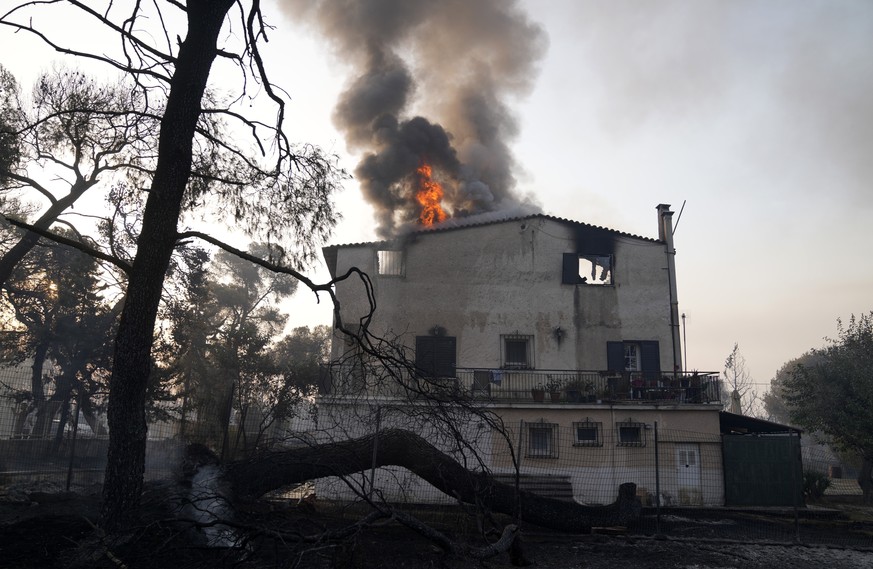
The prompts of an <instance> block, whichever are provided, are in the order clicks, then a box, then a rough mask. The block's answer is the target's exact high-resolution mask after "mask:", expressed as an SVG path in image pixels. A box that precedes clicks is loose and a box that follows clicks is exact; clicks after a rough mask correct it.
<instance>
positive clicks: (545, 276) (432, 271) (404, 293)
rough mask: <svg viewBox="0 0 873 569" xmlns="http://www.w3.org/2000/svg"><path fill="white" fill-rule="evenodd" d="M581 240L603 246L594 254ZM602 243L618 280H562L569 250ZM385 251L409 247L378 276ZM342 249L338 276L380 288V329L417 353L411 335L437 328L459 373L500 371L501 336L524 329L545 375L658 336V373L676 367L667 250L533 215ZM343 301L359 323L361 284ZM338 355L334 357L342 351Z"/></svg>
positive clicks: (592, 364) (593, 363)
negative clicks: (398, 266) (453, 343)
mask: <svg viewBox="0 0 873 569" xmlns="http://www.w3.org/2000/svg"><path fill="white" fill-rule="evenodd" d="M585 227H588V226H585ZM586 237H591V239H592V240H596V241H598V243H597V244H596V245H591V246H590V247H591V251H587V250H586V244H585V243H586ZM603 242H608V245H607V246H608V247H611V248H612V253H613V255H614V264H613V283H614V284H613V285H609V286H594V285H586V284H561V276H562V254H563V253H579V254H584V253H586V252H594V253H596V252H600V251H599V249H600V248H603V247H604V245H603ZM380 248H384V249H388V248H396V249H400V250H402V251H403V256H404V265H405V270H404V274H403V275H402V276H380V275H378V271H377V266H376V259H377V250H378V249H380ZM336 252H337V266H336V272H337V273H343V272H345V270H346V269H348V268H349V267H351V266H356V267H358V268H360V269H361V270H363V271H365V272H367V273H368V274H369V275H370V277H371V279H372V281H373V287H374V292H375V298H376V302H377V307H378V310H377V311H376V314H375V315H374V318H373V323H372V325H371V330H372V331H373V332H374V333H376V334H379V335H386V336H398V337H399V338H400V339H401V340H402V341H403V343H404V344H405V345H407V346H410V347H413V346H414V345H415V336H417V335H429V334H430V330H431V329H432V328H433V327H434V326H440V327H442V328H443V329H445V333H446V335H449V336H455V337H456V338H457V345H458V354H457V357H458V359H457V363H458V366H459V367H476V368H497V367H500V366H501V363H502V362H501V360H500V347H501V346H500V342H501V340H500V336H501V335H503V334H515V333H518V334H524V335H532V336H533V337H534V361H535V367H536V368H538V369H597V370H600V369H606V367H607V364H606V342H607V341H621V340H657V341H658V342H659V347H660V352H661V369H662V370H671V369H672V344H671V330H670V320H669V319H670V312H669V311H670V306H669V283H668V279H667V271H666V270H665V268H666V266H667V265H666V257H665V251H664V245H663V243H660V242H655V241H651V240H646V239H641V238H633V237H630V236H624V235H621V234H618V233H616V232H612V231H607V230H600V229H596V228H594V229H592V228H590V227H589V228H588V229H587V231H586V232H582V233H581V234H580V224H574V223H569V222H561V221H558V220H555V219H550V218H546V217H533V218H528V219H525V220H516V221H506V222H501V223H494V224H490V225H482V226H472V227H465V228H461V229H455V230H447V231H436V232H429V233H416V234H412V235H411V236H410V237H408V238H407V239H406V240H403V241H397V242H396V243H395V244H387V243H382V244H375V245H374V244H364V245H360V246H342V247H339V248H337V249H336ZM337 295H338V297H339V299H340V301H341V303H342V307H343V309H342V315H343V321H344V323H346V324H354V323H356V322H358V320H359V318H360V317H361V316H362V315H364V314H365V313H366V310H367V305H366V300H365V297H364V295H363V288H362V287H361V285H360V283H359V282H357V281H356V280H355V279H353V280H351V281H347V282H344V283H340V284H339V285H338V286H337ZM558 327H560V328H561V330H563V331H564V335H563V338H562V339H561V341H558V339H557V338H556V337H555V334H554V331H555V329H556V328H558ZM335 348H336V350H335V353H334V356H338V355H339V352H340V351H341V350H342V344H341V343H338V345H337V346H336V347H335Z"/></svg>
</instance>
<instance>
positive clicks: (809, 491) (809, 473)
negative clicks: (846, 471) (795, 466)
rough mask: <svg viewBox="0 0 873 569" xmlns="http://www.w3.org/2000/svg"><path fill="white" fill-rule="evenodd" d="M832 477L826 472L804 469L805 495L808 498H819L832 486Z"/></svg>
mask: <svg viewBox="0 0 873 569" xmlns="http://www.w3.org/2000/svg"><path fill="white" fill-rule="evenodd" d="M830 486H831V479H830V478H828V477H827V475H826V474H822V473H821V472H816V471H814V470H804V471H803V497H804V498H806V499H807V500H818V499H820V498H821V497H822V496H824V493H825V490H827V489H828V488H830Z"/></svg>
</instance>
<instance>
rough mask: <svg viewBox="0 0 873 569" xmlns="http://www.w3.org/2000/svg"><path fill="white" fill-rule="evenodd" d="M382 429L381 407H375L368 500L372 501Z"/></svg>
mask: <svg viewBox="0 0 873 569" xmlns="http://www.w3.org/2000/svg"><path fill="white" fill-rule="evenodd" d="M381 428H382V407H376V433H375V434H374V435H373V462H372V463H371V465H370V492H369V493H368V494H367V497H368V498H369V499H371V500H372V499H373V486H374V485H375V483H376V459H377V458H378V456H379V430H380V429H381Z"/></svg>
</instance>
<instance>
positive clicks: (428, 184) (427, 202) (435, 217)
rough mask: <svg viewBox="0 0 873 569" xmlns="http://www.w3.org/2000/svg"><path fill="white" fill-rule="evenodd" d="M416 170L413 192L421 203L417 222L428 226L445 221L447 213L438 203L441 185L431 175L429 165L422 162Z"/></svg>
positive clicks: (441, 191)
mask: <svg viewBox="0 0 873 569" xmlns="http://www.w3.org/2000/svg"><path fill="white" fill-rule="evenodd" d="M416 172H417V173H418V190H417V191H416V192H415V199H416V201H418V203H419V205H421V213H420V214H419V215H418V222H419V223H421V224H422V225H424V226H430V225H433V224H434V223H440V222H442V221H445V220H446V218H447V217H448V214H447V213H446V212H445V210H444V209H443V208H442V206H441V205H440V202H441V201H442V199H443V193H444V192H443V187H442V186H441V185H440V183H439V182H437V181H436V180H434V179H433V178H432V177H431V175H432V173H433V171H432V170H431V167H430V165H429V164H422V165H421V166H419V167H418V169H417V170H416Z"/></svg>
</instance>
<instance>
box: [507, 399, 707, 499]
mask: <svg viewBox="0 0 873 569" xmlns="http://www.w3.org/2000/svg"><path fill="white" fill-rule="evenodd" d="M500 415H501V417H502V418H503V420H504V423H505V425H506V427H507V431H508V432H509V433H510V440H512V441H514V446H515V447H516V448H518V449H519V450H518V455H519V457H520V461H521V469H520V470H521V472H522V473H527V474H560V475H564V476H568V477H569V478H570V480H571V482H572V484H573V492H574V498H575V500H576V501H578V502H580V503H584V504H607V503H610V502H612V501H613V500H615V497H616V496H617V493H618V487H619V485H620V484H622V483H624V482H634V483H636V485H637V487H638V488H640V495H641V497H643V499H644V500H645V498H646V496H648V495H654V494H655V493H656V486H658V484H659V486H660V494H661V496H662V500H661V503H662V504H664V505H672V506H676V505H722V504H723V503H724V482H723V479H724V477H723V468H722V453H721V439H720V435H719V421H718V411H717V410H707V409H700V408H698V409H680V408H673V407H665V408H656V407H642V406H631V405H625V406H618V405H617V406H609V407H600V406H598V407H597V408H594V407H592V408H588V409H584V410H582V409H568V408H567V407H566V406H558V405H554V406H541V407H539V408H536V409H533V408H524V407H520V406H516V407H512V408H505V409H501V410H500ZM583 421H587V422H592V423H599V424H600V425H601V427H602V432H601V443H602V444H601V445H600V446H576V445H575V444H574V443H575V433H574V432H573V423H574V422H583ZM656 421H657V422H658V433H659V444H658V457H657V461H658V464H659V472H660V480H657V481H656V475H655V472H656V468H655V466H656V457H655V441H654V424H655V422H656ZM539 422H542V423H546V424H556V425H557V426H558V432H557V444H556V452H555V456H553V457H548V458H546V457H542V458H539V457H532V456H529V454H528V453H527V452H526V451H527V442H526V439H525V437H526V436H527V430H526V429H527V428H528V427H529V426H530V424H531V423H539ZM621 422H634V423H645V424H646V425H647V429H646V430H645V432H644V439H645V444H644V445H643V446H621V445H619V444H618V434H617V429H616V424H617V423H621ZM689 447H691V448H695V449H696V450H697V452H698V457H699V464H698V465H697V467H698V468H699V481H697V482H696V483H695V484H691V485H688V484H687V483H686V482H684V481H682V480H680V477H681V476H682V472H680V468H679V466H677V459H678V458H679V457H678V456H677V452H678V451H679V450H680V449H687V448H689ZM493 449H494V452H493V455H492V456H493V463H492V466H493V469H494V470H495V472H510V471H512V462H511V460H510V454H509V450H508V448H507V445H506V442H505V438H504V437H503V436H502V435H500V436H497V435H495V437H494V444H493ZM656 482H657V483H658V484H656Z"/></svg>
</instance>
